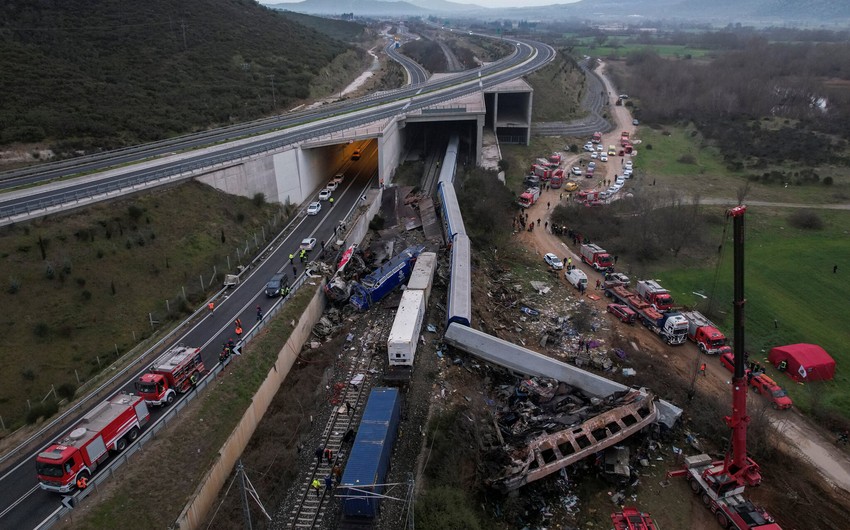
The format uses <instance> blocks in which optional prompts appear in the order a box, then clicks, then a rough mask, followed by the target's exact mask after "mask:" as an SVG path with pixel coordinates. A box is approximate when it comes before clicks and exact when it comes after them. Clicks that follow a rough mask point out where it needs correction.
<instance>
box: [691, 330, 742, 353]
mask: <svg viewBox="0 0 850 530" xmlns="http://www.w3.org/2000/svg"><path fill="white" fill-rule="evenodd" d="M691 340H693V341H694V342H696V343H697V346H699V350H700V351H701V352H702V353H705V354H708V355H718V354H721V353H727V352H731V351H732V348H730V347H729V346H728V345H727V344H726V335H724V334H723V333H721V332H720V331H719V330H718V329H717V328H715V327H712V326H702V327H699V328H697V330H696V333H694V335H693V337H692V338H691Z"/></svg>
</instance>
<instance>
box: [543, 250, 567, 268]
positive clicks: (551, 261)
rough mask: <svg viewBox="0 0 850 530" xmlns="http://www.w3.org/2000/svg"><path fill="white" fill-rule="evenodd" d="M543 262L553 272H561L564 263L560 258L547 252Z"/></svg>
mask: <svg viewBox="0 0 850 530" xmlns="http://www.w3.org/2000/svg"><path fill="white" fill-rule="evenodd" d="M543 261H545V262H546V263H547V264H548V265H549V266H550V267H552V268H553V269H555V270H561V269H563V268H564V262H563V261H561V258H559V257H558V256H556V255H554V254H552V253H551V252H549V253H548V254H546V255H545V256H543Z"/></svg>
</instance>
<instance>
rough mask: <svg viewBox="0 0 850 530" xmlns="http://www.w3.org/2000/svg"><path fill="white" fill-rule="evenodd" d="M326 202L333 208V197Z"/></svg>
mask: <svg viewBox="0 0 850 530" xmlns="http://www.w3.org/2000/svg"><path fill="white" fill-rule="evenodd" d="M328 202H330V203H331V206H333V205H334V198H333V197H331V198H330V199H328Z"/></svg>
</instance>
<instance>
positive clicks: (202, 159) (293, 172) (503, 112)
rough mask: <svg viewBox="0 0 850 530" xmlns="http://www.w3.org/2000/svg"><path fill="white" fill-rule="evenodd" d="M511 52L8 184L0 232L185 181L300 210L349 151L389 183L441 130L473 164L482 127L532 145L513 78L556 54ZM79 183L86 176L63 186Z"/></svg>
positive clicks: (528, 98) (526, 95)
mask: <svg viewBox="0 0 850 530" xmlns="http://www.w3.org/2000/svg"><path fill="white" fill-rule="evenodd" d="M514 45H515V50H514V53H513V54H511V55H510V56H509V57H507V58H505V59H503V60H501V61H497V62H496V63H491V64H488V65H485V66H482V67H481V68H478V69H474V70H471V71H467V72H461V73H459V74H452V75H443V76H432V77H431V78H430V79H429V80H428V81H427V82H425V83H423V84H419V85H413V86H410V87H408V88H404V89H399V90H394V91H390V92H386V93H380V94H375V95H371V96H368V97H366V98H360V99H358V100H355V101H352V102H347V103H345V104H343V105H339V104H334V105H328V106H325V107H320V108H318V109H315V110H313V111H309V112H306V113H295V114H294V115H292V116H290V115H284V116H279V117H275V118H271V119H267V120H260V122H254V123H251V124H246V125H243V126H237V127H233V128H227V129H225V130H217V131H212V132H210V133H205V134H203V135H190V136H187V137H182V138H178V139H175V140H173V141H165V142H159V143H157V144H152V145H151V146H140V147H139V148H133V149H128V150H122V151H120V152H117V153H114V154H112V155H110V154H109V153H107V154H106V155H102V156H94V157H90V158H89V159H86V160H83V161H81V162H80V163H79V164H76V165H70V166H69V165H68V163H67V162H65V163H58V164H55V165H46V166H40V168H41V169H40V170H39V168H36V169H35V170H24V171H20V172H15V173H14V174H7V175H6V177H8V178H7V179H4V180H3V181H2V183H0V188H6V189H9V188H10V187H12V186H18V189H14V190H12V191H8V192H6V193H4V194H3V195H2V196H0V225H5V224H11V223H15V222H20V221H25V220H28V219H33V218H36V217H40V216H43V215H46V214H50V213H55V212H62V211H66V210H69V209H74V208H80V207H84V206H87V205H89V204H92V203H94V202H97V201H100V200H106V199H112V198H115V197H116V196H119V195H122V194H124V193H131V192H138V191H141V190H145V189H148V188H152V187H156V186H161V185H165V184H172V183H174V182H179V181H181V180H186V179H190V178H196V179H198V180H200V181H202V182H205V183H207V184H209V185H212V186H214V187H216V188H219V189H221V190H223V191H226V192H228V193H232V194H238V195H243V196H247V197H252V196H254V195H256V194H257V193H263V194H264V195H265V197H266V198H267V200H270V201H276V202H281V203H287V202H288V203H293V204H300V203H303V202H305V201H308V200H309V199H310V198H311V197H312V196H313V195H314V194H315V193H316V191H318V189H319V188H321V187H322V186H323V185H324V183H325V182H326V181H327V180H328V179H329V178H331V177H332V176H333V175H334V174H336V173H345V172H346V171H347V168H348V167H349V166H350V162H351V161H352V160H353V158H354V151H355V150H359V152H361V153H364V152H369V153H373V154H374V156H370V157H369V158H368V161H369V163H370V164H372V169H373V172H374V175H376V176H377V178H378V180H379V181H380V182H383V183H384V184H390V183H391V182H392V180H393V177H394V174H395V169H396V167H397V166H398V165H399V163H400V161H401V160H402V158H403V156H404V154H405V153H406V152H407V151H408V150H410V149H414V148H416V145H417V142H420V143H422V144H423V145H427V142H428V139H429V137H430V138H435V137H440V136H443V131H445V130H450V129H451V130H456V131H458V132H459V133H460V135H461V139H462V145H463V150H462V153H463V154H464V160H466V161H468V162H470V163H473V164H477V163H478V162H479V161H480V159H481V139H482V137H483V132H484V129H485V128H487V129H489V130H491V131H493V132H494V133H495V134H496V136H497V137H499V138H500V139H501V140H502V141H506V142H512V143H527V142H528V141H529V139H530V135H531V103H532V95H533V91H532V89H531V87H530V86H529V85H528V84H527V83H525V81H523V80H522V79H521V76H523V75H526V74H528V73H530V72H533V71H534V70H536V69H539V68H541V67H543V66H545V65H546V64H547V63H548V62H550V61H551V60H552V59H553V58H554V56H555V51H554V49H552V48H551V47H549V46H547V45H544V44H541V43H537V42H534V41H524V40H518V41H515V42H514ZM211 144H212V145H211ZM132 162H136V163H132ZM116 165H120V167H114V166H116ZM104 168H111V169H106V170H103V169H104ZM82 172H88V174H87V175H86V176H85V177H82V178H71V177H73V176H75V175H78V174H80V173H82ZM34 184H40V185H37V186H34Z"/></svg>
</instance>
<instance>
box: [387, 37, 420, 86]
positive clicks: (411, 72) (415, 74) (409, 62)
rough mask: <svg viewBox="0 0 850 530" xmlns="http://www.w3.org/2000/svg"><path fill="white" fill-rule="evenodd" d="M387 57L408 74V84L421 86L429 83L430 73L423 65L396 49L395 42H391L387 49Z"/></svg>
mask: <svg viewBox="0 0 850 530" xmlns="http://www.w3.org/2000/svg"><path fill="white" fill-rule="evenodd" d="M384 49H385V51H386V52H387V55H388V56H389V57H390V58H391V59H392V60H394V61H395V62H397V63H399V64H400V65H401V66H402V68H404V70H405V71H406V72H407V82H408V84H410V85H421V84H422V83H425V82H426V81H428V72H427V71H426V70H425V68H423V67H422V65H421V64H419V63H417V62H416V61H414V60H413V59H411V58H410V57H408V56H407V55H405V54H403V53H401V52H400V51H399V50H397V49H396V47H395V42H390V43H389V44H388V45H387V47H386V48H384Z"/></svg>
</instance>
